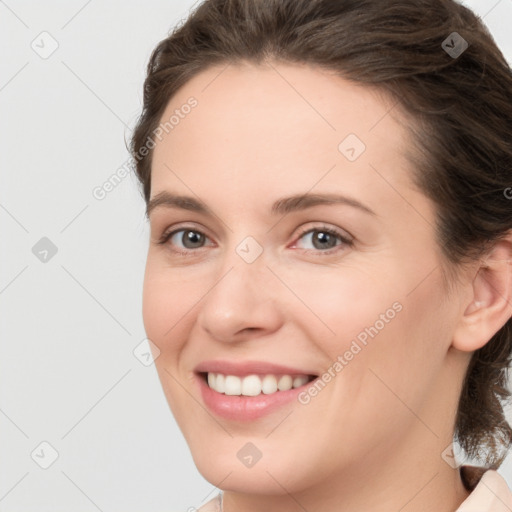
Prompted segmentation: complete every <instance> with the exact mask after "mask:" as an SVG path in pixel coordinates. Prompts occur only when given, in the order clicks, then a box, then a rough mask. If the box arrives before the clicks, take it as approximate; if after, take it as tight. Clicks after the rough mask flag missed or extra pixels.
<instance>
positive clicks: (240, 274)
mask: <svg viewBox="0 0 512 512" xmlns="http://www.w3.org/2000/svg"><path fill="white" fill-rule="evenodd" d="M237 259H238V261H237ZM277 285H278V282H277V279H276V277H275V276H274V274H273V273H272V272H271V271H270V270H269V269H268V268H267V266H266V265H265V263H264V258H263V257H262V256H260V258H258V259H257V260H256V261H255V262H252V263H246V262H245V261H243V260H242V259H241V258H239V256H238V255H237V254H234V257H233V258H229V261H226V262H225V265H223V267H222V271H221V272H219V274H218V275H217V276H216V278H215V280H214V281H213V282H212V285H210V290H209V291H208V292H207V293H206V295H205V296H204V298H203V300H202V301H201V306H200V310H199V313H198V317H197V322H198V323H199V325H200V326H201V328H202V329H203V330H204V331H206V332H207V333H208V335H209V336H210V338H213V339H216V340H218V341H222V342H236V341H242V340H246V339H249V338H254V337H261V336H264V335H268V334H271V333H272V332H275V331H276V330H278V329H279V328H280V326H281V325H282V321H283V311H282V309H281V308H280V302H279V292H276V289H277V288H278V286H277Z"/></svg>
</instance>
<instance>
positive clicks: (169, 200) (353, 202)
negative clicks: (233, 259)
mask: <svg viewBox="0 0 512 512" xmlns="http://www.w3.org/2000/svg"><path fill="white" fill-rule="evenodd" d="M330 204H344V205H347V206H351V207H353V208H357V209H359V210H361V211H363V212H365V213H368V214H370V215H377V214H376V213H375V212H374V211H373V210H372V209H370V208H369V207H368V206H366V205H364V204H363V203H361V202H359V201H358V200H357V199H354V198H352V197H347V196H344V195H339V194H296V195H293V196H290V197H283V198H281V199H278V200H277V201H276V202H275V203H274V204H273V205H272V208H271V210H270V212H271V214H272V215H285V214H287V213H290V212H294V211H299V210H304V209H306V208H311V207H312V206H317V205H330ZM158 207H166V208H180V209H182V210H188V211H193V212H197V213H202V214H205V215H208V216H211V217H214V216H215V215H214V213H213V211H212V210H211V209H210V208H208V206H206V204H205V203H203V202H202V201H200V200H198V199H195V198H194V197H191V196H181V195H176V194H171V193H170V192H167V191H163V192H160V193H159V194H157V195H155V197H153V198H152V199H151V200H150V201H149V202H148V204H147V207H146V216H147V217H148V218H149V216H150V214H151V212H152V211H153V210H155V208H158Z"/></svg>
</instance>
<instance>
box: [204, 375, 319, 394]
mask: <svg viewBox="0 0 512 512" xmlns="http://www.w3.org/2000/svg"><path fill="white" fill-rule="evenodd" d="M202 375H203V378H205V379H206V382H207V383H208V386H209V387H210V388H211V389H213V390H214V391H216V392H217V393H224V394H225V395H229V396H258V395H260V394H262V393H263V394H265V395H272V394H274V393H279V392H282V391H288V390H290V389H296V388H299V387H301V386H304V384H307V383H308V382H311V381H312V380H313V379H315V376H313V375H295V376H294V375H256V374H252V375H247V376H245V377H240V376H237V375H224V374H222V373H214V372H208V373H203V374H202Z"/></svg>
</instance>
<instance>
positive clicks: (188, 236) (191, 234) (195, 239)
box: [184, 231, 203, 246]
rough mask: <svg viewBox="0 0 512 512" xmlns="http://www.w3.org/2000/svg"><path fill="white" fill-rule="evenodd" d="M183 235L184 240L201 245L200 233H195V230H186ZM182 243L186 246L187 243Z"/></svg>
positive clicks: (201, 237) (201, 236)
mask: <svg viewBox="0 0 512 512" xmlns="http://www.w3.org/2000/svg"><path fill="white" fill-rule="evenodd" d="M184 236H185V240H184V242H190V243H192V245H194V244H199V245H201V242H202V239H203V235H202V234H200V233H197V232H196V231H186V232H185V234H184ZM184 245H185V246H186V245H187V243H185V244H184Z"/></svg>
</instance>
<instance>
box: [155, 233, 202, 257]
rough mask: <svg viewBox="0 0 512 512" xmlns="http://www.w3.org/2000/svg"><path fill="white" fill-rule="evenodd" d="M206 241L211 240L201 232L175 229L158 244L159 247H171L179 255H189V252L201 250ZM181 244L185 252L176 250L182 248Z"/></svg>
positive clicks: (166, 234) (163, 236)
mask: <svg viewBox="0 0 512 512" xmlns="http://www.w3.org/2000/svg"><path fill="white" fill-rule="evenodd" d="M205 240H209V238H208V237H207V236H206V235H205V234H204V233H202V232H201V231H197V230H196V229H190V228H182V229H175V230H174V231H171V232H169V233H164V234H163V235H162V237H161V238H160V240H158V242H157V243H158V244H159V245H171V246H172V247H173V249H172V250H173V251H174V252H177V253H179V254H188V252H189V251H193V250H194V249H201V248H202V247H203V244H204V242H205ZM180 243H181V244H182V247H183V248H184V249H185V250H184V251H183V250H177V249H174V247H176V246H178V247H180V246H179V244H180Z"/></svg>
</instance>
